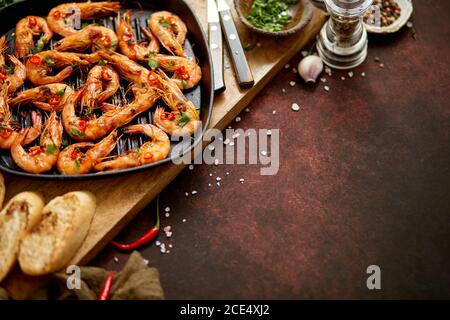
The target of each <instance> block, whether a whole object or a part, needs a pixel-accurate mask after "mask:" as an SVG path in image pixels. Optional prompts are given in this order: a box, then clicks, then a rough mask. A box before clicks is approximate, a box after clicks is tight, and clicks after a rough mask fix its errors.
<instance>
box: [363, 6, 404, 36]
mask: <svg viewBox="0 0 450 320" xmlns="http://www.w3.org/2000/svg"><path fill="white" fill-rule="evenodd" d="M396 1H397V3H398V5H399V6H400V8H401V9H402V12H401V13H400V17H398V19H397V20H395V21H394V22H393V23H392V24H390V25H388V26H386V27H380V26H375V25H371V24H368V23H365V22H364V26H365V27H366V30H367V32H370V33H394V32H397V31H398V30H400V29H401V28H402V27H403V26H404V25H405V24H406V23H407V22H408V20H409V18H411V14H412V12H413V5H412V1H411V0H396Z"/></svg>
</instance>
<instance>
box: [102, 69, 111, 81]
mask: <svg viewBox="0 0 450 320" xmlns="http://www.w3.org/2000/svg"><path fill="white" fill-rule="evenodd" d="M102 79H103V80H104V81H111V80H112V74H111V71H110V70H102Z"/></svg>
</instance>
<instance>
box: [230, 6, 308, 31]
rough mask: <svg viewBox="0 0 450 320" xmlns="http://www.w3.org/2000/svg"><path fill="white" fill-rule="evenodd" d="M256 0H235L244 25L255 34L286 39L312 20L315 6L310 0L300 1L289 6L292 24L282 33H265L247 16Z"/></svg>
mask: <svg viewBox="0 0 450 320" xmlns="http://www.w3.org/2000/svg"><path fill="white" fill-rule="evenodd" d="M253 2H254V0H234V6H235V8H236V11H237V13H238V16H239V18H240V19H241V21H242V23H243V24H244V25H245V26H247V27H248V28H249V29H251V30H252V31H254V32H257V33H260V34H263V35H266V36H270V37H284V36H289V35H292V34H294V33H297V32H299V31H300V30H301V29H303V28H304V27H305V26H306V25H307V24H308V23H309V22H310V21H311V19H312V15H313V6H312V4H311V3H310V2H309V0H299V1H298V3H297V4H295V5H290V6H289V13H290V14H291V16H292V19H291V22H289V24H287V25H286V26H285V28H284V29H283V30H280V31H273V32H269V31H265V30H262V29H259V28H257V27H255V26H254V25H252V24H251V23H250V22H249V21H248V20H247V18H246V17H247V15H248V14H249V12H250V9H251V7H252V4H253Z"/></svg>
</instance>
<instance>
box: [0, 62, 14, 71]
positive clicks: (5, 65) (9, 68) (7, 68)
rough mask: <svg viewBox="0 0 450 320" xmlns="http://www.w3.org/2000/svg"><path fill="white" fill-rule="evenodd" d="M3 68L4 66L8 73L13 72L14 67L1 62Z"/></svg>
mask: <svg viewBox="0 0 450 320" xmlns="http://www.w3.org/2000/svg"><path fill="white" fill-rule="evenodd" d="M2 67H3V68H5V70H6V71H7V72H8V74H13V73H14V67H10V66H8V65H7V64H5V63H4V64H3V65H2Z"/></svg>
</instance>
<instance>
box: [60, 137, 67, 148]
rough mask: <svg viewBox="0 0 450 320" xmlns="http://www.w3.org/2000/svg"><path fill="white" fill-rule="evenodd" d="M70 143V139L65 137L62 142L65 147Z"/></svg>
mask: <svg viewBox="0 0 450 320" xmlns="http://www.w3.org/2000/svg"><path fill="white" fill-rule="evenodd" d="M68 145H69V140H68V139H67V138H63V140H62V142H61V146H62V147H63V148H65V147H67V146H68Z"/></svg>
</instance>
